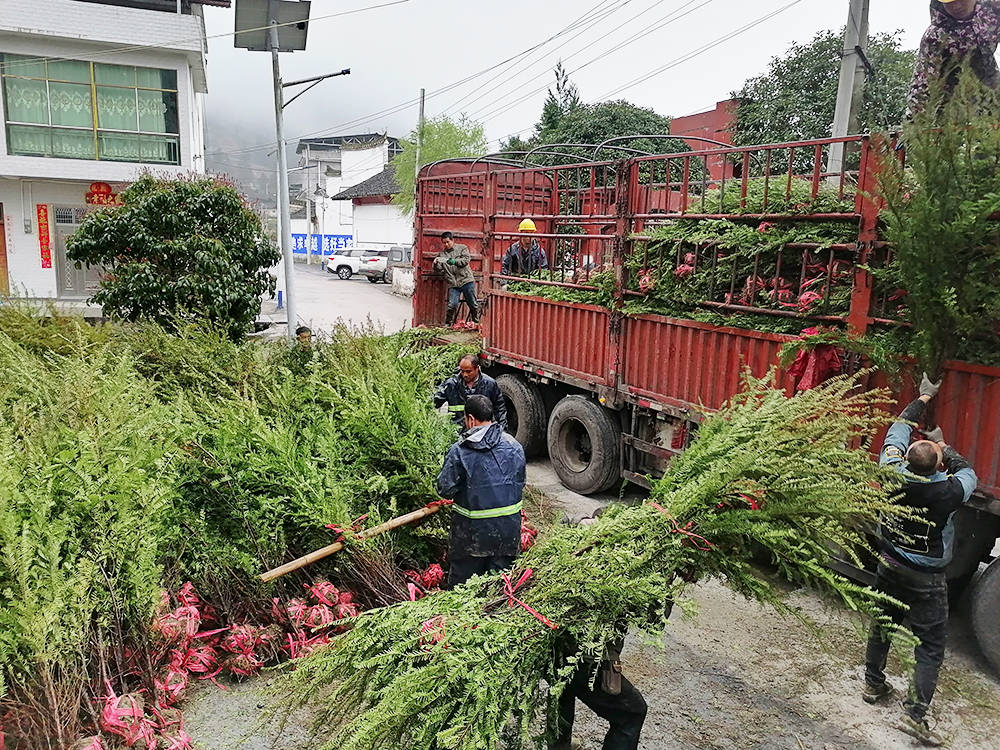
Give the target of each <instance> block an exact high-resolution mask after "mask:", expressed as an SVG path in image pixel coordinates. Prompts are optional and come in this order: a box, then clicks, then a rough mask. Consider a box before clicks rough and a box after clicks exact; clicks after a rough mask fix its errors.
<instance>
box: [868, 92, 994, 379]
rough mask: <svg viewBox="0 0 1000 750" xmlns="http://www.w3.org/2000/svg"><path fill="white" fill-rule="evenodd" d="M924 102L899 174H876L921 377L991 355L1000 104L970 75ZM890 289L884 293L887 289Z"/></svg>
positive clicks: (894, 167)
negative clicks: (954, 361)
mask: <svg viewBox="0 0 1000 750" xmlns="http://www.w3.org/2000/svg"><path fill="white" fill-rule="evenodd" d="M930 101H931V103H930V105H929V106H928V107H927V108H926V109H925V110H924V111H923V112H922V113H920V114H918V115H916V116H915V117H914V119H913V121H912V122H911V123H909V124H908V125H907V126H906V128H905V131H904V141H905V143H906V166H905V168H904V167H903V165H901V164H900V163H899V162H897V161H896V160H893V159H889V160H887V163H886V165H885V167H886V168H885V169H884V170H882V173H881V188H882V192H883V194H884V196H885V199H886V205H887V211H886V214H885V222H886V237H887V239H888V240H889V241H890V242H892V243H893V245H894V250H895V255H896V263H895V265H894V267H893V269H892V270H893V271H894V274H895V275H894V278H893V279H892V281H894V282H895V283H897V284H898V285H899V286H900V287H902V288H903V289H905V290H906V291H907V292H908V294H907V296H906V298H905V302H906V306H907V311H908V316H909V319H910V321H911V322H912V323H913V327H914V340H913V345H914V350H913V352H912V354H913V355H915V356H916V357H917V359H918V361H919V364H920V366H921V368H923V369H924V370H926V371H927V372H930V373H938V372H940V371H941V366H942V363H943V362H944V361H945V360H947V359H950V358H952V357H954V356H955V355H956V354H957V353H959V352H960V351H962V350H963V349H965V350H969V349H972V350H974V351H975V350H978V351H982V352H984V353H989V354H991V355H992V356H994V357H995V356H996V352H998V351H1000V288H998V286H997V283H996V279H997V276H998V274H1000V224H998V223H997V222H996V220H995V219H993V218H992V217H993V216H994V215H995V214H996V213H997V212H998V211H1000V130H998V129H997V127H996V113H997V112H1000V100H998V98H997V95H996V93H995V92H993V91H991V90H988V89H985V88H984V87H983V86H982V85H981V84H979V82H978V80H977V79H976V78H975V77H974V76H973V75H971V74H969V75H964V76H962V78H961V79H960V81H959V82H958V86H957V87H956V89H955V91H954V92H953V93H952V94H950V95H946V93H945V91H944V90H943V88H942V86H941V84H940V82H939V83H938V84H937V85H936V86H935V87H933V88H932V90H931V100H930ZM890 288H891V287H890Z"/></svg>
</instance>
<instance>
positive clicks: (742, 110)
mask: <svg viewBox="0 0 1000 750" xmlns="http://www.w3.org/2000/svg"><path fill="white" fill-rule="evenodd" d="M843 45H844V34H843V32H842V31H840V32H834V31H832V30H830V31H821V32H819V33H818V34H817V35H816V36H815V37H814V38H813V39H812V40H811V41H809V42H807V43H805V44H793V45H792V46H791V47H790V48H789V49H788V50H787V51H786V52H785V53H784V54H782V55H780V56H777V57H774V58H773V59H772V60H771V63H770V67H769V68H768V71H767V72H766V73H764V74H763V75H761V76H757V77H756V78H751V79H749V80H748V81H747V82H746V83H744V84H743V88H741V89H740V90H739V91H736V92H734V93H733V96H734V97H735V98H737V99H739V101H740V105H739V107H738V109H737V119H736V127H735V132H734V133H733V141H734V143H736V144H737V145H741V146H749V145H755V144H758V143H779V142H785V141H802V140H811V139H814V138H828V137H829V136H830V123H832V122H833V111H834V106H835V103H836V99H837V84H838V80H839V77H840V56H841V50H842V49H843ZM867 55H868V59H869V60H870V61H871V63H872V66H873V67H874V69H875V74H874V76H869V78H868V80H867V81H866V83H865V92H864V99H863V101H862V105H861V110H860V128H859V132H869V131H878V130H886V129H889V128H892V127H895V126H896V125H898V124H899V123H900V122H902V120H903V112H904V110H905V108H906V95H907V91H908V90H909V85H910V78H911V77H912V75H913V65H914V62H915V59H916V54H915V53H914V52H912V51H909V50H903V49H901V48H900V43H899V32H895V33H892V34H874V35H872V37H871V38H870V40H869V44H868V53H867Z"/></svg>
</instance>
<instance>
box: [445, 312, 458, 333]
mask: <svg viewBox="0 0 1000 750" xmlns="http://www.w3.org/2000/svg"><path fill="white" fill-rule="evenodd" d="M457 313H458V309H457V308H454V307H449V308H448V312H446V313H445V314H444V327H445V328H451V327H452V325H454V323H455V315H456V314H457Z"/></svg>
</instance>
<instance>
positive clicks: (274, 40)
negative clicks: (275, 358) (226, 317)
mask: <svg viewBox="0 0 1000 750" xmlns="http://www.w3.org/2000/svg"><path fill="white" fill-rule="evenodd" d="M269 20H270V24H271V25H270V28H269V29H268V47H269V48H270V51H271V71H272V74H273V77H274V123H275V125H274V128H275V135H276V136H277V139H278V209H279V210H278V222H279V225H280V227H281V236H280V242H281V254H282V256H283V257H284V261H285V308H286V311H287V315H286V317H287V318H288V325H287V328H288V331H287V336H288V340H289V341H294V340H295V328H296V326H298V323H299V319H298V317H297V312H298V299H297V298H296V296H295V258H294V257H293V256H292V219H291V216H290V213H289V210H288V197H289V196H288V154H287V153H286V152H285V116H284V112H283V110H284V101H283V100H284V94H283V93H282V89H281V66H280V65H279V64H278V26H277V23H278V22H277V20H275V18H274V17H273V16H272V17H271V18H270V19H269Z"/></svg>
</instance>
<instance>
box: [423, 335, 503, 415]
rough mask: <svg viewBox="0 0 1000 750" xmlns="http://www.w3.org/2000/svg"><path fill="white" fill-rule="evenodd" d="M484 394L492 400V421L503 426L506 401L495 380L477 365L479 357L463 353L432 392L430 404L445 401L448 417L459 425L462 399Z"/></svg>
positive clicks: (443, 402)
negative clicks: (451, 372)
mask: <svg viewBox="0 0 1000 750" xmlns="http://www.w3.org/2000/svg"><path fill="white" fill-rule="evenodd" d="M476 394H478V395H480V396H486V398H488V399H489V400H490V403H491V404H493V421H494V422H496V423H497V424H499V425H500V428H501V429H507V402H506V401H504V397H503V392H502V391H501V390H500V386H499V385H497V381H495V380H494V379H493V378H491V377H490V376H489V375H487V374H486V373H485V372H483V371H482V369H481V368H480V367H479V357H477V356H476V355H475V354H466V355H465V356H464V357H462V358H461V359H460V360H459V361H458V372H457V373H456V374H455V375H452V376H451V377H450V378H448V379H447V380H446V381H444V382H443V383H442V384H441V385H440V386H439V387H438V389H437V392H436V393H435V394H434V408H435V409H438V408H440V407H441V405H442V404H448V412H449V413H450V414H451V421H452V422H454V423H455V424H456V426H458V427H459V428H461V427H464V425H465V402H466V399H468V398H469V396H473V395H476Z"/></svg>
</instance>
